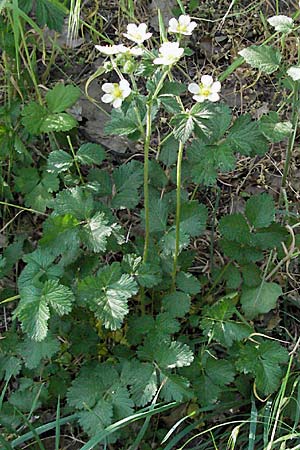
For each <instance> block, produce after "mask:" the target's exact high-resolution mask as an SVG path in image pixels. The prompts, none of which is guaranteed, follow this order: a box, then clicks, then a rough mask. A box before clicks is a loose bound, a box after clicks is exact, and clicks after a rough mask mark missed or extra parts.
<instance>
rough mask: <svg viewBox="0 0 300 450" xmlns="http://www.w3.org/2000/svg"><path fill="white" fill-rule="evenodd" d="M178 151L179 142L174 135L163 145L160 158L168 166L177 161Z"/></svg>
mask: <svg viewBox="0 0 300 450" xmlns="http://www.w3.org/2000/svg"><path fill="white" fill-rule="evenodd" d="M177 151H178V142H177V141H176V139H174V138H173V137H170V138H168V139H167V140H166V142H165V143H164V144H163V145H162V147H161V151H160V154H159V160H160V161H161V162H162V163H163V164H165V165H166V166H167V167H170V166H172V165H173V164H175V163H176V161H177Z"/></svg>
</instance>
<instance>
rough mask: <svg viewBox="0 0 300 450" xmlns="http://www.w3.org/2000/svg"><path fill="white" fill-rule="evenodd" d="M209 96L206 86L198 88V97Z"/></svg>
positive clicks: (209, 90) (209, 91)
mask: <svg viewBox="0 0 300 450" xmlns="http://www.w3.org/2000/svg"><path fill="white" fill-rule="evenodd" d="M210 94H211V89H210V88H209V87H207V86H202V87H200V95H203V96H204V97H208V96H209V95H210Z"/></svg>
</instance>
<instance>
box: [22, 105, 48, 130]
mask: <svg viewBox="0 0 300 450" xmlns="http://www.w3.org/2000/svg"><path fill="white" fill-rule="evenodd" d="M46 117H47V110H46V109H45V108H44V107H43V106H41V105H40V104H38V103H36V102H30V103H28V105H26V106H25V107H24V109H23V111H22V124H23V125H24V127H25V128H26V129H27V130H28V132H29V133H30V134H33V135H37V134H40V133H41V128H42V125H43V123H44V120H45V118H46Z"/></svg>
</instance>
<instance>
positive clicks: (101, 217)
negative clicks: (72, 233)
mask: <svg viewBox="0 0 300 450" xmlns="http://www.w3.org/2000/svg"><path fill="white" fill-rule="evenodd" d="M108 223H109V221H108V219H107V218H106V217H105V214H104V213H103V212H98V213H96V214H95V215H94V216H93V217H92V218H91V219H88V220H87V223H86V224H85V225H84V226H83V229H82V237H83V241H84V243H85V244H86V245H87V247H88V248H90V249H91V250H92V251H93V252H95V253H98V252H104V251H105V250H106V245H107V238H108V237H109V236H110V235H111V234H112V233H113V229H114V228H115V229H116V227H118V225H117V224H116V223H114V224H112V225H109V226H107V225H108Z"/></svg>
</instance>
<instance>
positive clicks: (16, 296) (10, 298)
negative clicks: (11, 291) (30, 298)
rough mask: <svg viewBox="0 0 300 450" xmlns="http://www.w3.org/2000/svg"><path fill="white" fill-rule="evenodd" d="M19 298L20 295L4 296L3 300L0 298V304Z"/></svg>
mask: <svg viewBox="0 0 300 450" xmlns="http://www.w3.org/2000/svg"><path fill="white" fill-rule="evenodd" d="M19 298H20V295H14V296H13V297H9V298H6V299H5V300H2V301H1V302H0V305H3V303H9V302H13V301H14V300H18V299H19Z"/></svg>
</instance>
